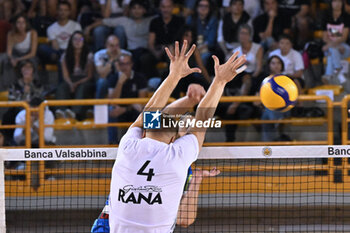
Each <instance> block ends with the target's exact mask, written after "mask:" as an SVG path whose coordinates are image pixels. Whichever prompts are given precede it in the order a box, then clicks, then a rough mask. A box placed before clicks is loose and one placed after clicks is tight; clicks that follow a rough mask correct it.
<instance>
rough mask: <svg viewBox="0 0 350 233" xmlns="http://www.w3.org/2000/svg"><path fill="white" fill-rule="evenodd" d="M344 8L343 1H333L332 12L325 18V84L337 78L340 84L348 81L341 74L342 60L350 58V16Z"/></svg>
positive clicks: (323, 78)
mask: <svg viewBox="0 0 350 233" xmlns="http://www.w3.org/2000/svg"><path fill="white" fill-rule="evenodd" d="M344 6H345V3H344V1H343V0H332V1H331V7H330V10H329V12H328V14H326V16H325V18H324V22H323V41H324V42H325V45H324V46H323V48H322V50H323V51H324V52H325V55H326V56H327V67H326V73H325V75H324V76H323V77H322V81H323V82H324V83H329V82H332V81H334V79H333V78H335V77H336V78H337V79H338V81H339V82H340V83H343V82H345V81H346V79H345V77H344V76H343V75H342V73H341V69H342V65H341V60H343V59H346V58H348V57H350V46H349V44H348V43H347V42H348V36H349V27H350V16H349V15H348V14H347V13H346V12H345V10H344ZM332 79H333V80H332ZM336 82H337V81H336Z"/></svg>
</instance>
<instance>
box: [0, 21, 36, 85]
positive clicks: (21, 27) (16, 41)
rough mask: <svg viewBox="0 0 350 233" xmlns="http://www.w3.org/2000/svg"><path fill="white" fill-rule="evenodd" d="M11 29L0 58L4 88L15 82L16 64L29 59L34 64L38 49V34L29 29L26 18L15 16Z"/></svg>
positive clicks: (0, 73) (0, 71)
mask: <svg viewBox="0 0 350 233" xmlns="http://www.w3.org/2000/svg"><path fill="white" fill-rule="evenodd" d="M12 28H13V29H12V30H11V31H10V32H9V33H8V35H7V49H6V54H3V55H1V58H0V68H1V69H0V75H1V78H2V80H3V82H4V84H5V87H7V86H10V85H11V84H13V83H14V82H15V81H16V79H15V77H16V76H15V72H14V68H15V67H16V66H17V64H18V62H20V61H23V60H28V59H30V60H32V61H33V62H34V63H35V60H36V59H35V55H36V50H37V47H38V34H37V32H36V31H35V30H33V29H31V28H30V25H29V22H28V19H27V18H26V16H24V15H22V14H20V15H18V16H16V17H15V18H14V20H13V25H12Z"/></svg>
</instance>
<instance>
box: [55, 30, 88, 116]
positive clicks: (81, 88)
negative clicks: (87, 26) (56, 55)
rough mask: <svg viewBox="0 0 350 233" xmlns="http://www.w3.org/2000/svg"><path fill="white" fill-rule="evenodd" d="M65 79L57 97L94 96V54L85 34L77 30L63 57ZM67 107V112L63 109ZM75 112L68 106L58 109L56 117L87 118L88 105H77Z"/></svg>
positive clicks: (77, 97) (83, 97) (80, 97)
mask: <svg viewBox="0 0 350 233" xmlns="http://www.w3.org/2000/svg"><path fill="white" fill-rule="evenodd" d="M61 65H62V73H63V79H64V81H63V82H62V83H61V84H60V85H59V87H58V88H57V92H56V99H72V98H73V99H87V98H93V96H94V93H93V86H94V85H93V80H92V77H93V72H94V66H93V54H92V53H90V50H89V47H88V44H87V42H86V41H85V38H84V34H83V33H82V32H80V31H76V32H74V33H73V35H72V36H71V38H70V40H69V42H68V47H67V50H66V52H65V53H64V54H63V55H62V59H61ZM64 109H65V112H63V110H64ZM72 110H73V112H72V111H71V110H70V109H68V108H65V107H63V108H60V109H58V110H56V117H58V118H60V117H64V116H67V115H68V116H67V117H70V118H75V115H77V118H78V119H79V120H81V119H84V118H85V113H86V107H83V106H75V107H73V108H72Z"/></svg>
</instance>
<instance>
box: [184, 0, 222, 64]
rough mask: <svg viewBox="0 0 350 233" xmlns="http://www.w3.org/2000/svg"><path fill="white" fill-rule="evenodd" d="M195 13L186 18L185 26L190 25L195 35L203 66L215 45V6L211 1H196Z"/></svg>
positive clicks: (216, 28)
mask: <svg viewBox="0 0 350 233" xmlns="http://www.w3.org/2000/svg"><path fill="white" fill-rule="evenodd" d="M195 9H196V11H195V13H194V15H193V16H189V17H188V18H187V22H186V24H188V25H191V26H192V27H193V28H194V29H195V30H196V33H197V38H195V41H196V44H197V49H198V50H199V53H200V54H201V57H202V60H203V62H204V65H205V66H207V65H208V60H209V58H210V57H211V55H212V54H213V51H214V50H215V45H216V38H217V30H218V19H217V18H216V15H215V5H214V2H213V1H211V0H197V2H196V5H195Z"/></svg>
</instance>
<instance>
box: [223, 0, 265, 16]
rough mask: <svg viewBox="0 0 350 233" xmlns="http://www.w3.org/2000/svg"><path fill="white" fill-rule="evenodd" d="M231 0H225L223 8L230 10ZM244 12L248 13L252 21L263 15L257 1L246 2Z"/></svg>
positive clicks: (246, 0) (249, 0)
mask: <svg viewBox="0 0 350 233" xmlns="http://www.w3.org/2000/svg"><path fill="white" fill-rule="evenodd" d="M230 2H231V0H223V1H222V6H223V7H225V8H226V10H227V11H230V10H229V7H230ZM244 11H245V12H247V13H248V15H249V16H250V19H251V20H254V19H255V18H256V17H257V16H259V15H260V14H261V13H262V9H261V6H260V1H257V0H244Z"/></svg>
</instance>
